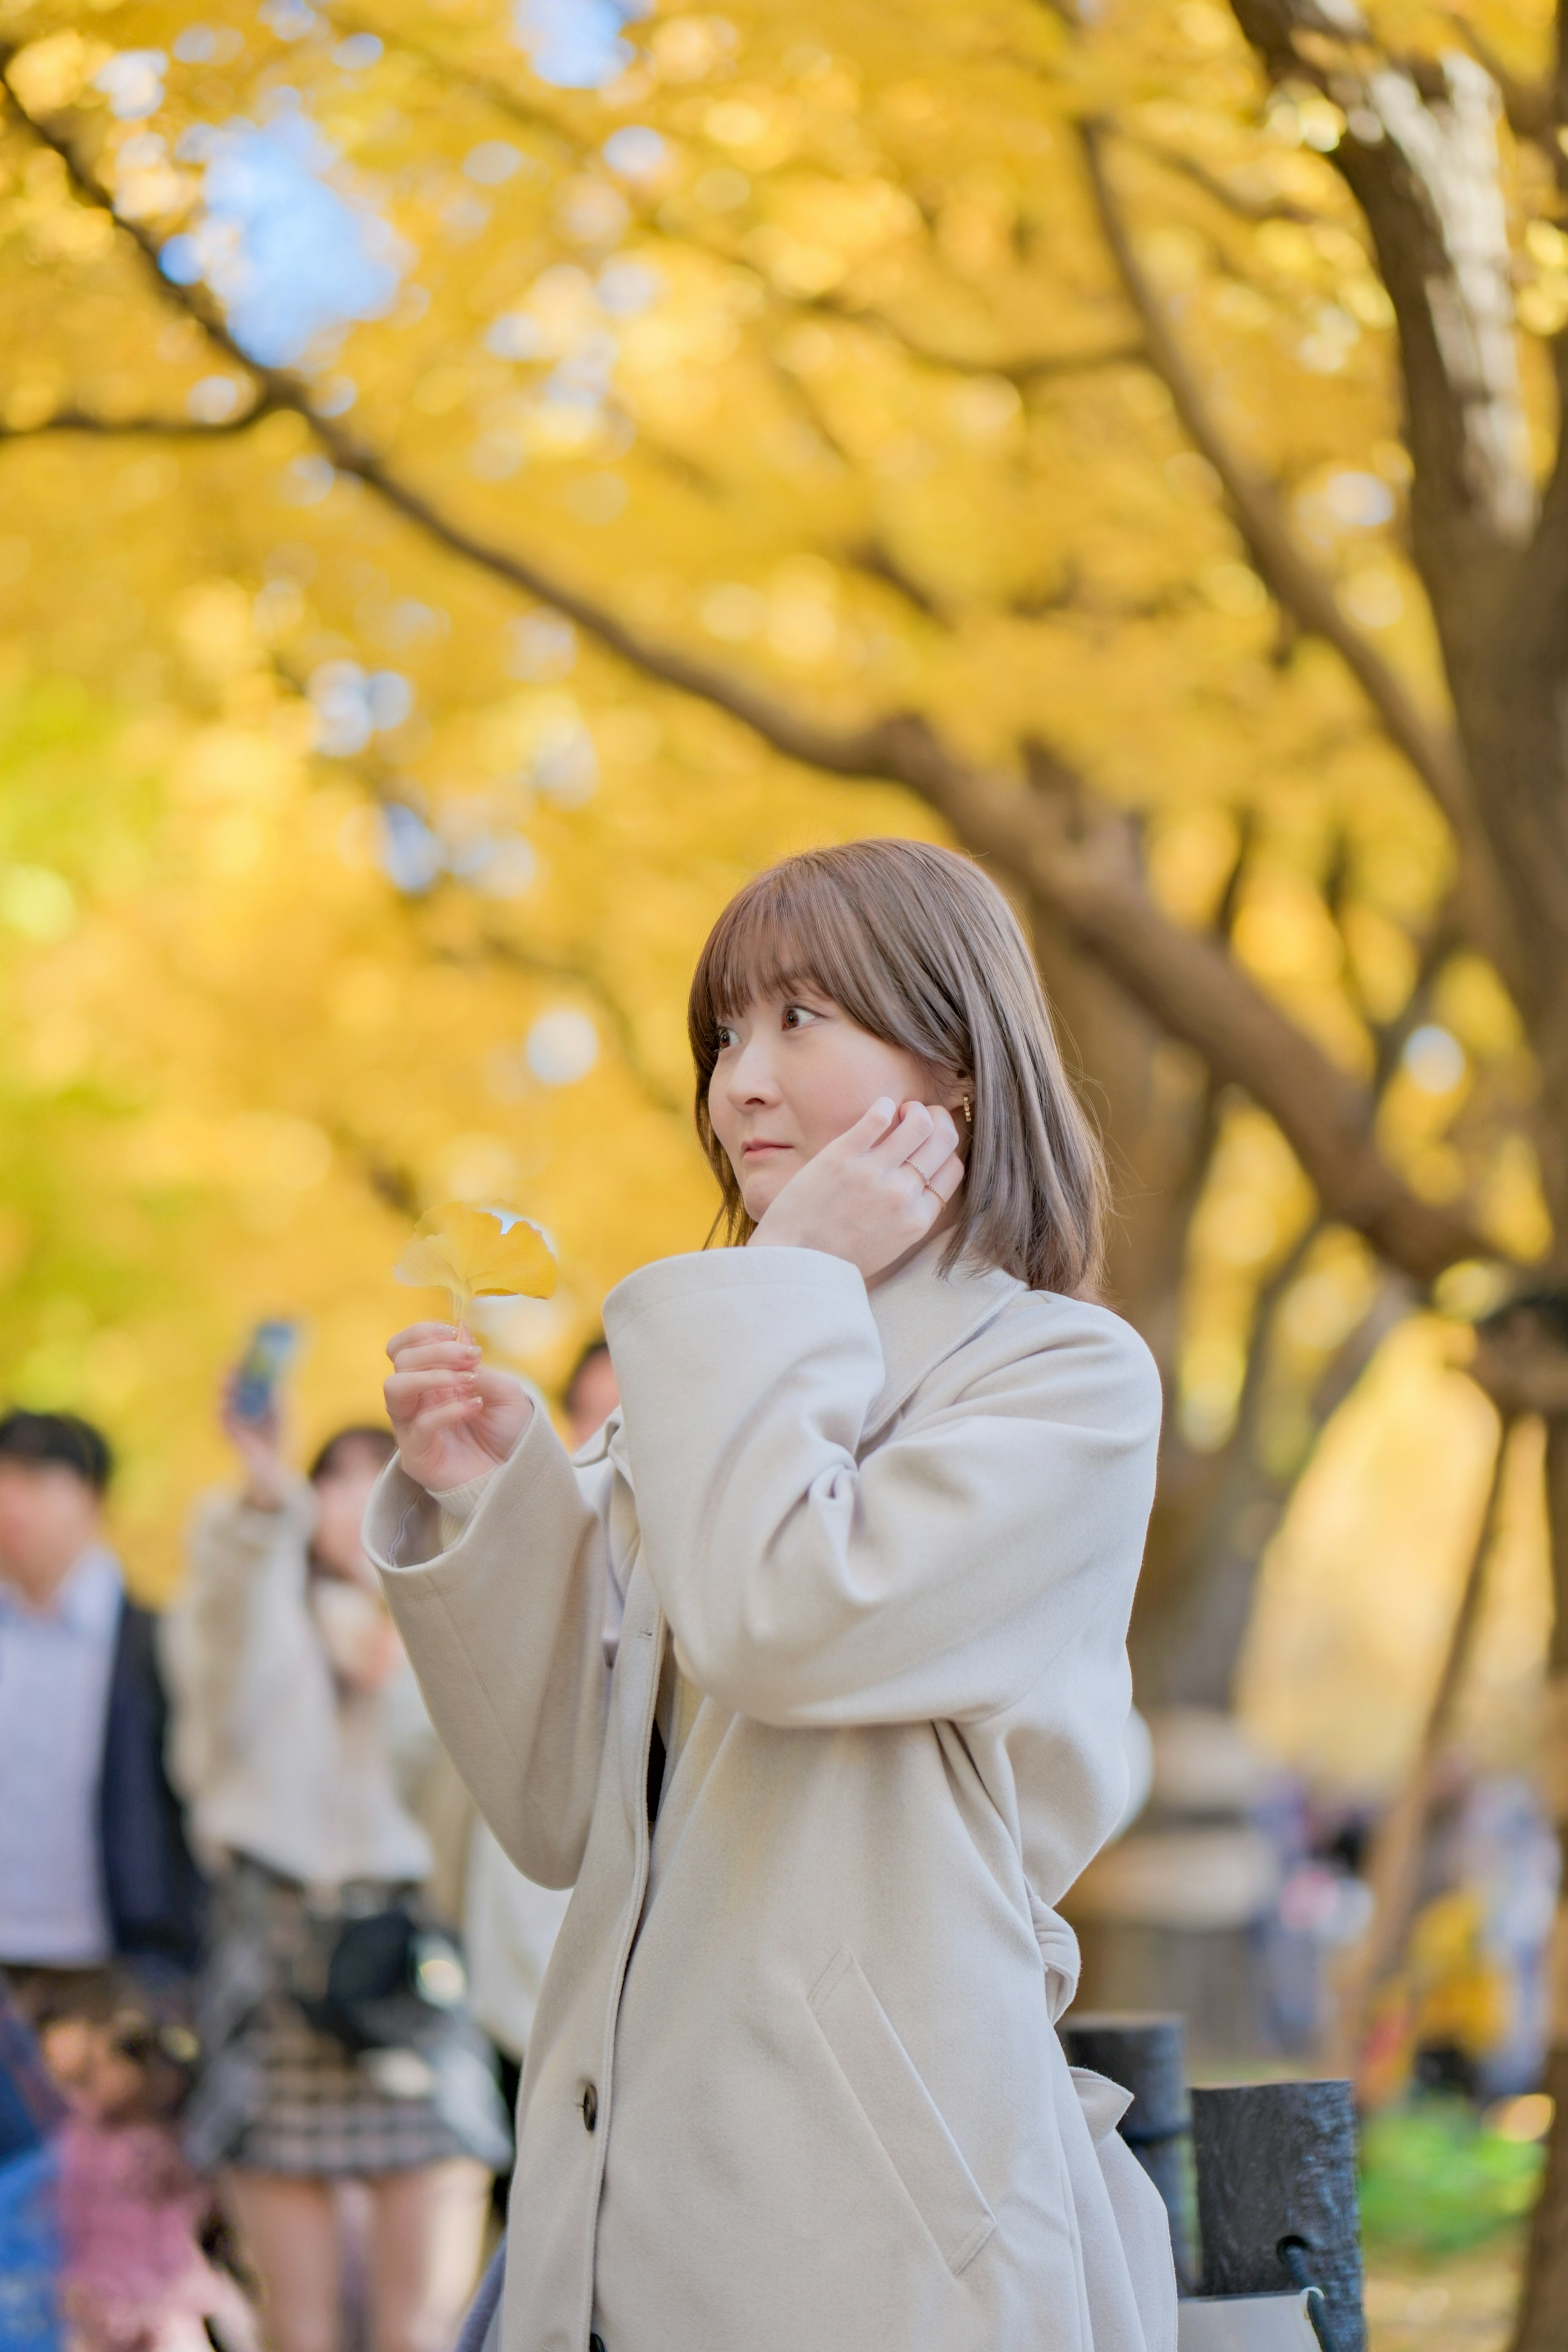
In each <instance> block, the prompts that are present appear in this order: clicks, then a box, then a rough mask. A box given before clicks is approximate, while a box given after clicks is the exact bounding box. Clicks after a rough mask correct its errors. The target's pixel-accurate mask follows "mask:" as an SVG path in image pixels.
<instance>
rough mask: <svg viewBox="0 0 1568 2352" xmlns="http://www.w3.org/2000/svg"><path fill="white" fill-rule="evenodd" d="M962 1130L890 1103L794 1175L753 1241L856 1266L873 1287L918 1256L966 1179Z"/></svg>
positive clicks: (945, 1118)
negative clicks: (915, 1253) (900, 1262)
mask: <svg viewBox="0 0 1568 2352" xmlns="http://www.w3.org/2000/svg"><path fill="white" fill-rule="evenodd" d="M957 1145H958V1130H957V1129H956V1127H955V1126H954V1124H953V1121H952V1118H950V1116H949V1115H948V1113H947V1112H946V1110H944V1109H943V1108H942V1107H941V1105H940V1104H936V1105H933V1104H930V1103H922V1102H906V1103H894V1101H892V1100H891V1099H890V1098H889V1097H886V1096H883V1097H882V1098H881V1099H880V1100H879V1101H877V1102H873V1105H872V1107H871V1108H870V1109H869V1110H868V1111H867V1112H866V1114H865V1116H864V1118H861V1119H859V1120H857V1121H856V1123H855V1125H854V1126H853V1127H852V1128H850V1129H848V1130H847V1132H846V1133H844V1134H843V1135H840V1136H836V1137H835V1138H834V1139H833V1141H832V1142H831V1143H828V1144H824V1145H823V1147H822V1149H821V1151H819V1152H818V1153H817V1155H816V1157H815V1158H814V1159H812V1160H808V1161H807V1162H806V1165H805V1166H804V1167H803V1168H801V1169H800V1170H798V1171H797V1172H796V1173H795V1174H794V1175H793V1176H791V1177H790V1179H789V1182H788V1184H786V1185H785V1186H784V1188H783V1190H782V1192H780V1193H779V1197H778V1199H777V1200H776V1201H774V1202H772V1204H771V1206H770V1207H769V1208H768V1210H767V1212H766V1213H765V1214H764V1215H763V1217H762V1219H761V1221H760V1222H759V1223H758V1227H757V1230H756V1232H755V1233H754V1234H752V1236H751V1246H752V1247H753V1248H754V1249H755V1248H756V1247H758V1245H759V1244H760V1245H761V1246H763V1247H766V1246H767V1245H768V1244H769V1243H771V1244H774V1246H776V1247H779V1248H788V1249H816V1250H825V1251H826V1252H827V1253H828V1255H830V1256H831V1257H842V1258H848V1260H849V1262H850V1264H851V1265H854V1266H858V1267H859V1268H860V1270H861V1273H862V1275H863V1276H865V1278H866V1280H867V1281H868V1282H870V1281H871V1280H872V1278H873V1276H876V1275H879V1274H883V1273H885V1272H886V1270H887V1268H888V1267H889V1266H890V1265H894V1264H895V1263H896V1262H897V1260H898V1259H900V1258H902V1257H906V1256H907V1255H909V1253H910V1251H911V1250H913V1249H917V1248H918V1247H919V1245H920V1244H921V1243H922V1242H923V1241H924V1240H925V1237H926V1235H927V1234H929V1233H930V1232H932V1230H933V1229H934V1227H935V1226H936V1223H937V1221H938V1220H939V1219H940V1218H941V1217H942V1216H944V1215H945V1214H946V1209H947V1205H948V1203H949V1202H950V1201H951V1200H952V1198H953V1196H954V1194H955V1193H956V1192H957V1190H958V1187H959V1185H960V1184H962V1182H963V1181H964V1163H963V1161H962V1160H960V1158H959V1157H958V1150H957Z"/></svg>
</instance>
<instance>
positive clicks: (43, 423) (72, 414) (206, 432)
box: [0, 399, 274, 441]
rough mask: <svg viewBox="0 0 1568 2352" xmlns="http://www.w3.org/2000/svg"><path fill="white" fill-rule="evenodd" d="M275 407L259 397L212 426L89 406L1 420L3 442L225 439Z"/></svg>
mask: <svg viewBox="0 0 1568 2352" xmlns="http://www.w3.org/2000/svg"><path fill="white" fill-rule="evenodd" d="M273 406H274V404H273V403H272V402H271V401H270V400H267V399H262V400H258V401H257V402H256V404H255V405H254V406H253V407H250V408H247V409H246V412H245V414H244V415H243V416H225V417H224V418H222V419H220V420H219V421H218V422H217V423H215V424H210V425H209V424H203V423H202V422H201V420H200V419H199V418H197V417H193V416H99V415H95V414H94V413H93V412H92V411H91V410H89V409H85V408H57V409H56V411H55V413H54V415H52V416H45V417H41V418H40V419H39V421H38V423H37V425H5V424H3V423H0V441H37V440H41V439H42V438H43V437H44V436H45V435H46V434H49V433H89V434H96V435H98V436H99V437H100V438H102V439H104V440H114V439H118V438H120V436H125V435H129V436H132V437H134V436H143V437H150V438H154V439H159V440H172V441H223V440H226V439H229V438H231V437H232V436H234V435H235V434H236V433H244V432H246V430H248V428H249V427H250V426H251V425H257V424H259V423H260V421H261V419H262V418H263V417H264V416H267V415H270V414H271V413H272V409H273Z"/></svg>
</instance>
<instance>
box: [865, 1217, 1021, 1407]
mask: <svg viewBox="0 0 1568 2352" xmlns="http://www.w3.org/2000/svg"><path fill="white" fill-rule="evenodd" d="M945 1247H946V1236H945V1235H934V1236H933V1237H932V1239H931V1240H930V1241H928V1242H927V1243H926V1244H925V1248H924V1249H922V1250H920V1251H918V1252H917V1253H916V1255H915V1256H914V1257H912V1258H911V1259H910V1260H909V1263H908V1264H907V1265H902V1266H900V1267H899V1269H898V1271H897V1273H896V1274H891V1275H888V1276H886V1277H885V1278H884V1279H883V1281H881V1282H878V1283H873V1285H872V1286H870V1288H869V1289H868V1291H867V1293H866V1296H867V1298H868V1299H869V1301H870V1304H871V1311H872V1318H873V1321H874V1323H875V1325H876V1328H877V1336H878V1338H879V1339H881V1341H882V1360H883V1373H884V1377H883V1384H882V1387H881V1390H880V1391H878V1393H877V1395H876V1397H875V1398H874V1399H873V1403H872V1407H871V1410H870V1412H868V1413H867V1415H866V1420H865V1427H864V1430H863V1432H862V1444H863V1445H870V1444H874V1443H875V1441H876V1440H877V1438H879V1437H880V1436H881V1435H882V1433H883V1431H884V1430H885V1429H886V1427H887V1425H888V1423H890V1422H891V1421H892V1420H893V1419H894V1415H895V1414H896V1413H898V1412H900V1411H902V1409H903V1407H904V1405H905V1404H907V1402H909V1399H910V1397H911V1396H912V1395H913V1394H914V1392H915V1390H916V1389H917V1388H918V1387H919V1385H920V1383H921V1381H923V1380H924V1379H925V1376H926V1374H927V1373H928V1372H930V1371H931V1370H934V1369H935V1367H936V1365H937V1364H939V1363H940V1362H941V1361H942V1360H943V1359H944V1358H945V1357H947V1356H950V1355H952V1354H953V1352H954V1350H955V1349H957V1348H961V1347H962V1346H963V1344H964V1342H965V1340H966V1339H970V1338H972V1337H973V1335H974V1334H975V1332H977V1330H978V1329H979V1328H981V1326H982V1325H983V1324H985V1323H988V1322H989V1321H990V1319H991V1318H992V1317H993V1316H994V1315H997V1314H999V1312H1000V1311H1001V1309H1002V1308H1003V1307H1005V1306H1006V1305H1007V1303H1008V1301H1009V1299H1010V1298H1013V1297H1016V1296H1017V1294H1018V1293H1019V1291H1020V1290H1021V1289H1022V1287H1023V1285H1022V1284H1021V1283H1020V1282H1019V1280H1018V1278H1017V1276H1014V1275H1010V1274H1004V1273H1003V1272H1002V1270H1001V1268H1000V1267H999V1266H995V1265H992V1266H983V1267H971V1266H968V1265H966V1264H965V1263H964V1261H963V1260H962V1259H960V1261H959V1263H958V1264H957V1265H956V1266H955V1267H954V1269H953V1271H952V1273H951V1274H950V1275H943V1274H942V1273H940V1272H939V1271H938V1269H939V1267H940V1265H941V1262H942V1252H943V1250H944V1248H945Z"/></svg>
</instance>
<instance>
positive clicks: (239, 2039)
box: [166, 1383, 509, 2352]
mask: <svg viewBox="0 0 1568 2352" xmlns="http://www.w3.org/2000/svg"><path fill="white" fill-rule="evenodd" d="M235 1406H236V1397H235V1385H234V1384H233V1383H231V1385H230V1388H229V1391H228V1393H227V1396H226V1398H225V1409H224V1428H225V1433H226V1434H227V1436H228V1438H229V1440H230V1443H231V1444H233V1446H234V1447H235V1452H236V1453H237V1454H238V1455H239V1457H240V1460H241V1462H242V1464H243V1465H244V1469H245V1474H246V1475H245V1484H244V1487H243V1489H242V1491H241V1492H239V1493H238V1494H232V1493H230V1494H215V1495H214V1496H211V1497H209V1498H208V1500H207V1501H206V1502H205V1503H204V1506H203V1507H202V1509H201V1511H200V1513H199V1515H198V1518H197V1522H196V1527H195V1532H194V1539H193V1553H192V1570H191V1576H190V1580H189V1583H188V1585H187V1587H186V1590H185V1591H184V1593H183V1597H182V1599H181V1601H179V1602H178V1604H177V1605H176V1607H175V1608H174V1609H173V1610H172V1612H171V1613H170V1617H169V1620H168V1623H167V1627H166V1658H167V1666H168V1673H169V1679H170V1684H171V1687H172V1695H173V1698H174V1708H175V1715H174V1731H173V1738H172V1758H171V1762H172V1772H173V1776H174V1779H175V1780H176V1782H177V1784H178V1785H179V1787H180V1789H181V1790H182V1793H183V1795H184V1797H185V1798H186V1800H187V1801H188V1802H189V1804H190V1807H191V1814H192V1822H193V1831H194V1834H195V1839H196V1842H197V1843H198V1845H199V1847H200V1848H201V1850H202V1852H203V1853H204V1858H205V1860H206V1862H207V1864H208V1866H209V1867H210V1868H211V1869H212V1870H213V1871H214V1878H215V1881H216V1894H215V1901H214V1912H215V1917H214V1934H213V1937H212V1943H211V1948H210V1951H209V1956H208V1960H207V1967H206V1972H205V1977H204V1991H203V2017H202V2027H203V2032H202V2041H203V2049H204V2072H203V2076H202V2080H201V2083H200V2084H199V2086H198V2089H197V2092H196V2095H195V2098H194V2100H193V2105H192V2108H191V2111H190V2115H189V2118H188V2145H189V2147H190V2150H191V2154H192V2156H193V2158H194V2160H195V2161H196V2162H197V2163H198V2164H200V2165H201V2166H202V2167H203V2168H205V2169H214V2170H219V2171H220V2172H221V2179H222V2189H223V2195H224V2199H225V2203H226V2205H227V2207H228V2209H229V2210H230V2212H231V2214H232V2216H233V2218H234V2221H235V2224H236V2226H237V2228H238V2229H239V2231H240V2232H241V2235H242V2237H243V2239H244V2242H245V2245H246V2251H247V2252H248V2254H249V2257H250V2259H251V2261H252V2263H254V2265H255V2267H256V2271H257V2273H258V2274H259V2276H260V2279H261V2282H262V2285H263V2289H264V2294H265V2303H266V2314H265V2315H266V2323H267V2336H268V2339H269V2342H270V2344H271V2346H272V2347H273V2352H336V2347H337V2346H338V2344H339V2341H340V2335H341V2312H342V2302H343V2292H342V2288H343V2273H344V2256H345V2246H344V2228H343V2216H344V2210H345V2203H344V2200H343V2199H342V2198H341V2197H340V2195H339V2194H338V2193H337V2192H338V2190H339V2189H340V2187H341V2186H342V2184H344V2183H345V2182H350V2181H357V2182H361V2183H363V2184H364V2185H365V2189H366V2190H367V2191H368V2197H369V2203H370V2209H371V2228H370V2244H369V2247H368V2249H367V2257H368V2260H367V2268H368V2277H369V2293H368V2301H369V2316H370V2323H371V2338H372V2342H373V2345H374V2347H375V2352H446V2348H447V2347H448V2346H449V2344H450V2342H451V2338H452V2336H453V2334H454V2332H455V2326H456V2323H457V2319H458V2315H459V2314H460V2312H461V2310H462V2307H463V2303H464V2299H465V2296H466V2294H467V2293H468V2291H469V2289H470V2287H471V2286H472V2284H473V2281H474V2275H475V2272H476V2267H477V2263H478V2256H479V2252H480V2245H481V2238H482V2232H483V2229H484V2221H485V2212H486V2198H487V2189H488V2180H489V2175H490V2173H491V2171H492V2170H493V2169H494V2168H496V2167H497V2166H499V2165H501V2164H503V2163H505V2162H506V2161H507V2156H508V2153H509V2148H508V2137H507V2129H506V2124H505V2118H504V2115H503V2112H502V2109H501V2107H500V2103H499V2099H498V2097H497V2092H496V2088H495V2084H494V2080H493V2076H492V2074H491V2072H490V2068H489V2063H488V2053H487V2051H486V2048H485V2045H484V2043H483V2041H482V2038H481V2037H480V2036H479V2034H478V2033H477V2031H476V2028H475V2027H474V2026H473V2025H472V2023H471V2022H470V2021H469V2020H468V2019H467V2018H466V2016H465V2014H464V2013H463V2011H461V2009H460V2008H457V2007H450V2008H446V2009H444V2010H443V2009H437V2008H430V2007H426V2006H425V2005H424V2004H422V2003H420V2002H418V2001H417V2000H411V1998H410V1997H409V1996H408V1995H406V1994H405V1995H404V1996H403V2000H402V2009H403V2011H409V2012H412V2013H415V2014H416V2017H417V2024H416V2027H415V2029H414V2030H412V2031H411V2032H408V2033H407V2034H405V2035H402V2046H398V2043H397V2042H393V2044H392V2046H386V2043H385V2042H384V2041H381V2042H375V2043H373V2044H372V2046H370V2047H365V2048H362V2049H361V2050H360V2051H359V2053H358V2054H356V2053H355V2051H354V2050H353V2049H352V2048H350V2044H349V2042H348V2041H347V2040H345V2039H341V2038H340V2036H339V2035H338V2034H337V2033H335V2032H327V2031H323V2030H321V2027H320V2021H319V2013H318V2020H317V2021H316V2022H313V2021H312V2019H311V2017H310V2016H309V2015H308V2013H307V2009H306V2007H305V2006H302V2004H304V2003H312V2002H315V2003H319V2002H320V2001H321V2000H322V1999H323V1997H324V1995H325V1994H326V1993H327V1992H328V1990H329V1986H328V1969H329V1963H330V1961H331V1959H332V1956H333V1953H334V1951H335V1950H336V1949H337V1948H338V1947H339V1945H340V1941H341V1939H342V1937H343V1936H344V1934H345V1931H346V1929H348V1928H349V1927H350V1925H351V1924H352V1923H354V1922H366V1921H370V1920H381V1919H384V1920H387V1921H388V1922H389V1924H390V1925H391V1926H392V1935H393V1939H394V1948H395V1938H396V1935H397V1932H398V1930H397V1928H396V1926H395V1920H396V1917H397V1916H398V1915H400V1914H401V1915H402V1916H405V1917H407V1916H414V1917H416V1918H417V1910H415V1912H414V1913H413V1915H410V1914H409V1911H408V1906H409V1905H410V1903H411V1901H413V1900H414V1898H415V1896H416V1890H417V1888H418V1887H419V1885H420V1883H421V1882H422V1881H423V1879H424V1878H425V1877H426V1876H427V1874H429V1872H430V1869H431V1862H432V1856H431V1850H430V1845H429V1842H428V1840H427V1839H426V1837H425V1835H424V1832H423V1830H422V1829H421V1827H420V1825H419V1823H418V1822H417V1821H416V1820H415V1819H414V1817H413V1813H412V1812H411V1811H409V1809H408V1806H407V1804H406V1803H405V1801H403V1798H402V1795H401V1794H400V1791H399V1788H398V1785H397V1780H396V1775H395V1772H394V1753H393V1751H394V1746H395V1744H396V1735H397V1727H398V1722H399V1719H400V1717H401V1718H402V1722H403V1724H404V1725H405V1726H406V1725H407V1724H408V1723H409V1722H410V1720H411V1719H412V1722H413V1725H414V1726H415V1727H417V1728H418V1729H422V1730H423V1731H424V1735H425V1737H426V1738H428V1727H427V1726H426V1725H425V1724H424V1721H423V1713H422V1710H421V1709H420V1706H419V1700H418V1693H417V1689H416V1688H415V1687H414V1685H413V1677H412V1675H411V1673H410V1671H409V1668H408V1664H407V1661H406V1659H405V1657H404V1655H403V1652H402V1644H401V1643H400V1642H399V1639H398V1636H397V1633H396V1631H395V1629H394V1628H393V1626H392V1622H391V1620H390V1618H389V1617H388V1616H387V1613H386V1611H385V1609H384V1607H383V1605H382V1601H381V1600H380V1598H379V1594H378V1591H377V1588H376V1581H375V1579H374V1576H373V1573H372V1572H371V1569H370V1567H369V1564H368V1563H367V1561H366V1559H365V1556H364V1553H363V1550H362V1549H361V1540H360V1524H361V1518H362V1517H363V1514H364V1508H365V1504H366V1501H367V1498H368V1496H369V1495H370V1491H371V1486H372V1485H373V1484H374V1481H375V1478H376V1476H377V1474H378V1472H379V1471H380V1470H381V1468H382V1465H384V1463H385V1462H386V1461H387V1459H388V1457H389V1456H390V1454H391V1453H392V1438H391V1436H390V1433H388V1432H387V1431H386V1430H384V1429H375V1428H353V1429H345V1430H342V1431H340V1433H338V1434H337V1435H336V1436H335V1437H333V1438H331V1439H330V1440H329V1442H328V1444H326V1445H324V1446H323V1447H322V1449H321V1451H320V1453H319V1454H318V1455H317V1457H316V1460H315V1461H314V1462H313V1463H312V1465H311V1466H310V1471H309V1475H308V1478H307V1479H301V1478H299V1477H298V1475H294V1474H292V1473H291V1472H290V1471H289V1470H288V1469H287V1466H286V1465H285V1463H284V1461H283V1458H282V1455H281V1453H280V1450H279V1445H278V1430H277V1412H276V1408H274V1407H268V1408H267V1411H266V1412H265V1413H264V1414H263V1416H262V1417H261V1418H260V1419H249V1418H246V1417H244V1416H242V1415H241V1414H240V1412H238V1411H236V1409H235ZM454 1977H455V1972H454V1971H452V1970H451V1969H450V1964H449V1965H448V1981H447V1982H446V1983H445V1985H444V1987H443V1988H442V1989H443V1990H444V1993H445V1995H446V1997H447V1998H448V1999H449V2000H450V1998H451V1996H452V1993H453V1990H454V1981H453V1979H454ZM455 1989H456V1990H457V1991H458V1992H460V1990H461V1979H460V1978H458V1979H455Z"/></svg>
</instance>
